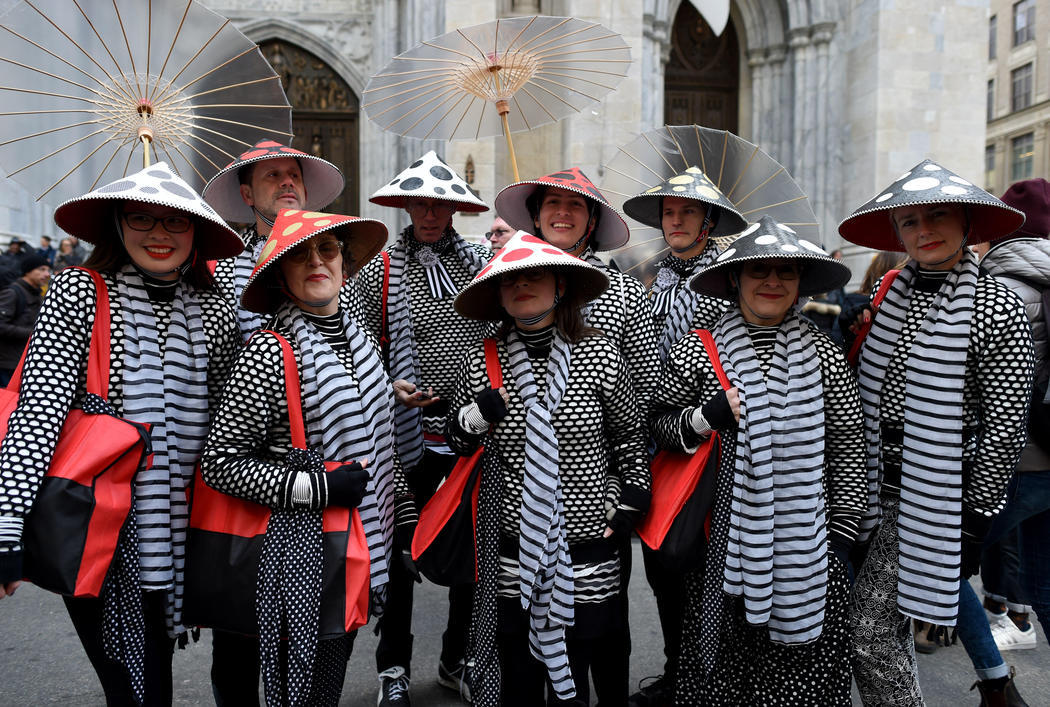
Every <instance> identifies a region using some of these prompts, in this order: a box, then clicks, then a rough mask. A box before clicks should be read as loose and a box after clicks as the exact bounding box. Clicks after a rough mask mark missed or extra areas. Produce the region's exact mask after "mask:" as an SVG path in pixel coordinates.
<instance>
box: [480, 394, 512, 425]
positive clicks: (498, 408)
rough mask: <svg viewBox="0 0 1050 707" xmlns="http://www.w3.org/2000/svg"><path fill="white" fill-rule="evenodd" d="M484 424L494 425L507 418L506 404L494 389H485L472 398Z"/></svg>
mask: <svg viewBox="0 0 1050 707" xmlns="http://www.w3.org/2000/svg"><path fill="white" fill-rule="evenodd" d="M474 402H476V403H477V404H478V410H479V411H480V412H481V416H482V417H484V418H485V422H487V423H489V424H490V425H494V424H496V423H497V422H499V421H500V420H502V419H503V418H504V417H506V416H507V403H505V402H504V401H503V396H502V395H500V394H499V391H498V390H496V389H495V388H486V389H485V390H483V391H481V392H480V393H478V397H476V398H474Z"/></svg>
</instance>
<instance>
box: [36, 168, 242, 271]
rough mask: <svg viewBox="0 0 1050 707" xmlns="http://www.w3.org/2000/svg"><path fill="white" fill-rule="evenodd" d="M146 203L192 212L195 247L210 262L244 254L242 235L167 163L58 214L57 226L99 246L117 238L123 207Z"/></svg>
mask: <svg viewBox="0 0 1050 707" xmlns="http://www.w3.org/2000/svg"><path fill="white" fill-rule="evenodd" d="M125 201H140V202H142V203H145V204H160V205H162V206H170V207H171V208H173V209H179V210H180V211H184V212H186V213H187V214H188V215H190V216H192V217H193V219H194V238H193V242H194V246H195V247H196V249H197V253H198V254H199V255H200V257H202V258H204V259H205V260H218V259H219V258H230V257H233V256H235V255H237V254H238V253H240V252H241V251H242V250H244V242H243V241H241V237H240V236H238V235H237V232H236V231H234V230H233V229H232V228H230V227H229V226H227V225H226V222H225V221H223V220H222V218H221V217H220V216H219V214H217V213H215V210H214V209H213V208H212V207H211V206H209V205H208V203H207V202H206V201H204V199H202V198H200V196H198V195H197V192H195V191H193V188H192V187H191V186H190V185H189V184H187V183H186V182H184V181H183V180H182V178H181V177H179V175H177V174H175V172H174V171H173V170H172V169H171V167H169V166H168V165H167V163H166V162H157V163H156V164H153V165H151V166H149V167H146V168H145V169H143V170H140V171H138V172H135V173H134V174H129V175H127V176H126V177H121V178H120V179H117V180H115V181H113V182H110V183H109V184H106V185H104V186H101V187H99V188H98V189H95V190H94V191H91V192H88V193H87V194H84V195H83V196H78V197H76V198H74V199H70V200H69V201H66V202H64V203H63V204H61V205H60V206H59V207H58V208H57V209H55V223H56V224H58V227H59V228H61V229H62V230H63V231H65V232H66V233H70V234H72V235H74V236H76V237H77V238H80V239H81V240H85V241H87V242H88V243H93V244H95V245H97V244H99V243H100V242H102V241H104V240H106V239H109V238H116V237H117V232H116V228H117V226H116V221H115V217H114V213H115V209H116V207H117V204H120V203H122V202H125Z"/></svg>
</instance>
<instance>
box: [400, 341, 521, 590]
mask: <svg viewBox="0 0 1050 707" xmlns="http://www.w3.org/2000/svg"><path fill="white" fill-rule="evenodd" d="M485 368H486V370H487V371H488V376H489V385H491V386H492V388H494V389H498V388H501V387H502V386H503V370H502V369H501V368H500V365H499V354H498V351H497V349H496V340H495V339H485ZM484 451H485V448H484V447H481V446H479V447H478V448H477V450H476V451H475V452H474V453H473V454H472V455H470V456H469V457H460V458H459V461H457V462H456V465H455V466H454V467H453V468H452V471H451V472H449V475H448V478H447V479H445V481H444V483H442V484H441V486H439V487H438V490H437V491H435V492H434V495H433V496H431V498H430V500H429V501H427V503H426V505H425V506H423V511H422V512H421V513H420V514H419V523H418V524H417V525H416V532H415V535H413V536H412V559H413V560H414V561H415V563H416V568H417V569H418V570H419V571H420V572H421V573H423V576H424V577H426V578H427V579H429V580H430V581H431V582H433V583H435V584H440V585H443V586H446V587H451V586H454V585H457V584H470V583H471V582H476V581H477V579H478V551H477V537H478V535H477V526H478V491H479V490H480V488H481V483H480V481H481V455H482V454H483V453H484Z"/></svg>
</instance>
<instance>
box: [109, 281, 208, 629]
mask: <svg viewBox="0 0 1050 707" xmlns="http://www.w3.org/2000/svg"><path fill="white" fill-rule="evenodd" d="M116 280H117V297H118V300H119V302H120V308H121V314H122V317H123V320H124V366H123V369H122V370H123V388H122V389H123V396H124V410H123V413H124V416H125V417H127V418H128V419H130V420H135V421H136V422H139V423H143V424H148V425H149V426H150V437H151V441H152V443H153V465H152V466H151V467H150V468H149V469H143V470H141V471H139V473H138V474H137V475H136V477H135V487H134V492H135V516H136V522H137V526H138V540H139V542H138V545H139V548H138V550H139V577H140V581H141V582H142V587H143V588H144V589H164V590H167V592H168V611H167V620H168V631H169V633H170V635H172V636H173V637H174V636H175V635H177V634H180V633H182V632H183V631H185V628H184V627H183V626H182V593H183V570H184V568H185V564H186V526H187V524H188V521H189V509H188V507H187V504H186V488H187V487H188V485H189V483H190V481H191V480H192V478H193V470H194V467H195V466H196V464H197V461H198V459H199V458H200V454H201V449H202V448H203V446H204V439H205V437H206V436H207V433H208V422H209V414H208V381H207V378H208V345H207V337H206V336H205V333H204V326H203V323H202V319H201V306H200V302H199V301H198V300H197V295H196V293H195V292H194V290H193V289H192V288H191V287H190V286H189V285H187V284H186V283H185V282H181V281H180V282H179V283H178V284H177V285H176V286H175V287H176V292H175V297H174V299H173V300H172V302H171V315H170V319H169V320H168V324H167V328H166V330H164V331H161V330H160V328H159V325H158V323H157V318H156V316H155V314H154V309H153V303H152V302H150V299H149V296H148V295H147V293H146V290H145V287H144V285H143V282H142V277H141V276H140V275H139V273H138V272H137V271H136V270H135V268H134V267H133V266H132V265H130V264H129V265H125V266H124V267H123V268H122V269H121V271H120V274H119V276H118V277H117V278H116Z"/></svg>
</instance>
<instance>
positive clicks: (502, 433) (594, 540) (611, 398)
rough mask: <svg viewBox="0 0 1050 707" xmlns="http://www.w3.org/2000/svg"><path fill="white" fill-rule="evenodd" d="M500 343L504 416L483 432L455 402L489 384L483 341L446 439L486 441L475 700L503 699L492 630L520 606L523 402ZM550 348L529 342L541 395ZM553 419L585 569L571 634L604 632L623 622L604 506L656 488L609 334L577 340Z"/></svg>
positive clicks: (575, 556) (576, 555)
mask: <svg viewBox="0 0 1050 707" xmlns="http://www.w3.org/2000/svg"><path fill="white" fill-rule="evenodd" d="M498 349H499V359H500V366H501V367H502V369H503V372H504V379H503V383H504V386H505V388H506V390H507V394H508V396H509V403H508V405H507V408H508V413H507V416H506V417H505V418H503V420H501V421H500V422H499V423H498V424H496V425H495V426H493V428H492V430H491V432H489V433H488V434H487V435H486V436H484V438H483V437H482V436H481V435H472V434H469V433H467V432H466V431H464V430H463V429H462V427H460V425H459V422H458V419H457V413H458V411H459V410H460V409H461V408H462V407H464V406H466V405H469V404H470V403H473V402H474V400H475V398H476V397H477V395H478V394H479V393H480V392H482V391H483V390H485V389H486V388H488V387H489V381H488V375H487V372H486V367H485V355H484V349H483V347H482V345H481V344H480V343H479V344H476V345H475V346H473V347H471V348H470V350H469V351H468V353H467V355H466V357H465V358H464V359H463V361H462V371H461V377H460V380H459V383H458V384H457V386H456V392H455V396H454V398H453V400H452V405H451V412H450V415H449V429H448V433H449V434H448V439H449V443H450V445H451V446H452V447H453V449H454V450H455V451H456V452H457V453H459V454H461V455H466V454H471V453H472V452H473V451H474V450H475V449H477V446H478V445H479V444H484V445H485V447H486V452H485V454H484V455H483V457H482V464H483V471H482V491H481V500H480V501H479V511H478V515H479V519H478V533H479V538H478V556H479V559H478V562H479V570H478V571H479V588H478V591H477V592H476V598H475V616H474V621H473V626H472V631H473V634H474V635H473V640H472V642H471V643H472V645H474V646H476V649H477V651H478V652H477V653H476V654H475V660H476V667H475V671H476V672H475V695H476V696H475V704H479V703H480V704H494V702H492V700H493V699H495V700H496V702H495V703H498V700H499V684H500V683H499V664H498V661H497V659H496V656H495V643H496V632H497V631H498V630H501V627H503V626H505V624H507V623H511V622H513V618H512V617H510V616H509V614H510V613H512V612H513V611H514V610H515V607H516V610H517V611H520V610H521V600H520V594H519V589H518V584H517V581H516V576H517V562H518V535H519V532H520V528H519V523H520V512H521V502H522V494H523V491H524V476H523V470H524V465H525V436H526V434H527V431H526V428H525V418H526V410H525V407H524V405H523V403H522V399H521V396H520V395H519V391H518V390H517V386H516V384H515V380H514V377H513V376H511V375H510V370H511V369H510V362H509V357H508V353H507V346H506V342H505V340H500V341H499V344H498ZM548 356H549V351H543V350H536V349H531V348H530V349H529V360H530V363H531V365H532V371H533V377H534V378H535V380H536V382H537V385H538V386H539V387H540V391H539V393H540V394H541V395H542V393H543V392H544V390H545V389H546V378H547V365H548ZM552 424H553V427H554V430H555V434H556V436H557V439H558V448H559V449H558V451H559V460H560V466H559V477H560V483H561V490H562V497H563V504H564V509H565V517H564V527H565V534H566V538H567V540H568V543H569V548H570V554H571V556H572V561H573V567H574V571H575V574H576V575H577V576H579V577H581V578H582V577H584V576H587V580H586V581H584V580H582V579H581V580H580V581H578V582H577V584H576V588H575V597H574V600H575V603H576V623H575V625H574V627H573V628H572V629H571V630H570V638H571V637H572V635H574V634H578V635H583V636H586V637H588V638H592V637H596V636H601V635H603V634H604V633H605V632H608V631H609V630H610V628H609V627H615V626H622V620H621V619H620V618H619V616H621V614H620V613H619V611H620V608H619V602H617V601H615V600H616V599H617V598H618V597H619V593H620V590H621V576H620V571H621V568H620V561H619V556H618V554H617V550H616V544H615V543H613V542H612V541H609V540H605V539H603V538H602V534H603V533H604V531H605V528H606V525H607V523H608V517H607V513H608V512H609V511H610V510H611V509H613V508H614V507H615V506H616V505H617V504H618V503H619V501H620V498H621V495H622V494H623V493H624V489H626V488H628V487H629V488H630V489H631V491H629V492H628V493H641V494H643V495H646V496H647V495H648V493H649V488H650V476H649V464H648V458H647V455H646V452H645V429H644V426H643V424H642V417H641V415H640V413H639V408H638V404H637V401H636V399H635V395H634V390H633V387H632V386H631V385H630V374H629V373H628V371H627V366H626V364H625V362H624V360H623V358H622V357H621V356H620V354H619V351H618V350H617V348H616V346H614V345H613V343H612V342H611V341H609V340H608V339H607V338H605V337H604V336H598V335H592V336H588V337H586V338H584V339H582V340H580V341H579V342H577V343H576V344H573V345H572V346H571V363H570V367H569V375H568V382H567V385H566V389H565V392H564V394H563V397H562V399H561V403H560V404H559V406H558V407H557V409H556V410H555V412H554V414H553V415H552ZM497 607H498V608H497ZM497 616H498V618H497ZM522 640H525V639H524V634H522ZM574 678H575V680H576V684H577V689H578V690H579V689H580V685H581V680H582V681H586V679H587V678H586V676H574ZM599 697H600V696H599ZM479 700H480V702H479Z"/></svg>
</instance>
